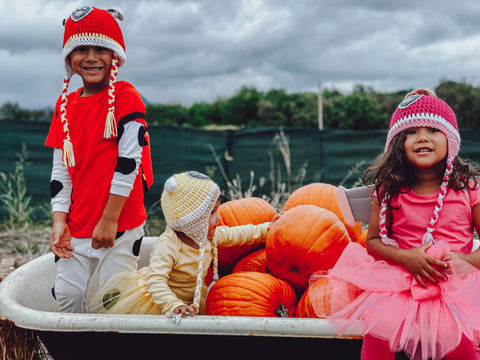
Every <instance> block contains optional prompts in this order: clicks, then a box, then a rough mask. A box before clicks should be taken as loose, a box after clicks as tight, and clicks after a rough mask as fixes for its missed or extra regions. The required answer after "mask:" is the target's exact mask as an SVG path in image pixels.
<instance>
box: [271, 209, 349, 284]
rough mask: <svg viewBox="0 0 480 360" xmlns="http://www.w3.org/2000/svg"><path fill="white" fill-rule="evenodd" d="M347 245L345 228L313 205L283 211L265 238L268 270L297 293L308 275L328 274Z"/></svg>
mask: <svg viewBox="0 0 480 360" xmlns="http://www.w3.org/2000/svg"><path fill="white" fill-rule="evenodd" d="M349 242H350V237H349V236H348V232H347V229H346V228H345V225H344V224H343V223H342V222H341V221H340V219H339V218H338V217H337V215H335V214H334V213H333V212H331V211H329V210H326V209H324V208H321V207H318V206H315V205H298V206H295V207H294V208H292V209H290V210H287V211H285V212H284V213H283V214H282V215H281V216H280V218H279V219H278V220H276V221H275V222H274V223H273V225H272V227H271V229H270V231H269V232H268V234H267V241H266V246H265V248H266V251H267V267H268V269H269V270H270V272H271V273H272V275H274V276H276V277H278V278H280V279H282V280H285V281H287V282H288V283H289V284H290V285H292V286H293V287H294V289H295V290H296V291H297V292H302V293H303V292H304V291H305V290H306V289H307V287H308V281H309V278H310V275H311V274H313V273H315V272H318V271H322V270H324V271H326V270H329V269H331V268H332V267H333V265H335V263H336V262H337V260H338V258H339V257H340V255H341V253H342V251H343V249H344V248H345V247H346V246H347V244H348V243H349Z"/></svg>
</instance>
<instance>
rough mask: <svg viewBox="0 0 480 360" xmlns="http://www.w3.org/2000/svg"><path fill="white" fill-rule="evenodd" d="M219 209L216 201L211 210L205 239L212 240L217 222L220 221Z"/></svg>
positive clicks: (218, 203)
mask: <svg viewBox="0 0 480 360" xmlns="http://www.w3.org/2000/svg"><path fill="white" fill-rule="evenodd" d="M219 207H220V200H217V203H216V204H215V206H214V208H213V209H212V213H211V214H210V217H209V219H208V235H207V238H208V239H211V238H213V235H214V234H215V230H216V229H217V226H218V222H219V221H220V215H218V208H219Z"/></svg>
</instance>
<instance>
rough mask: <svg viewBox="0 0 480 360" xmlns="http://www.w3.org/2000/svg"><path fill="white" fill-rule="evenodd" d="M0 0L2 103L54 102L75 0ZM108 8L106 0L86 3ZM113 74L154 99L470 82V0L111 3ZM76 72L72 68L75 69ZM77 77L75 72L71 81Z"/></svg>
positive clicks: (475, 30) (475, 42) (474, 65)
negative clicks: (117, 40)
mask: <svg viewBox="0 0 480 360" xmlns="http://www.w3.org/2000/svg"><path fill="white" fill-rule="evenodd" d="M3 1H8V3H0V79H1V81H0V105H1V104H3V103H4V102H6V101H11V102H18V103H19V104H20V106H22V107H27V108H44V107H48V106H53V104H54V103H55V100H56V98H57V97H58V95H59V93H60V89H61V85H62V79H63V61H62V58H61V44H62V38H63V26H62V20H63V18H65V17H67V16H68V15H69V14H70V13H71V12H72V11H73V10H74V9H75V8H76V7H78V6H81V5H83V4H84V3H83V2H79V1H49V0H21V1H10V0H3ZM91 5H94V6H97V7H100V8H108V7H112V1H93V2H91ZM115 6H116V7H118V8H120V10H121V11H122V12H123V13H124V15H125V20H124V21H123V22H121V23H120V25H121V27H122V29H123V33H124V37H125V42H126V47H127V63H126V64H125V66H124V67H122V68H121V69H120V72H119V77H120V78H121V79H123V80H127V81H130V82H131V83H132V84H134V85H135V86H136V87H137V88H138V89H139V91H140V92H141V93H142V94H143V95H144V96H145V97H146V98H147V99H148V100H149V101H150V102H152V103H173V102H174V103H181V104H183V105H186V106H189V105H191V104H192V103H194V102H201V101H207V102H209V101H213V100H215V99H216V98H218V97H228V96H231V95H233V94H234V93H235V92H236V91H237V90H238V89H240V87H241V86H255V87H256V88H257V89H259V90H264V91H268V90H269V89H271V88H283V89H286V90H287V91H291V92H294V91H316V90H317V86H318V83H319V82H321V83H322V85H323V86H326V87H335V88H337V89H339V90H342V91H350V90H351V89H352V86H353V85H354V84H357V83H363V84H365V85H370V86H373V87H374V88H375V89H377V90H379V91H397V90H401V89H408V88H413V87H417V86H425V87H435V86H436V85H437V84H438V83H439V81H440V80H441V79H442V78H447V79H450V80H454V81H467V82H470V83H473V84H474V85H476V83H477V81H478V79H477V73H478V72H479V70H480V60H479V54H480V28H479V27H478V20H477V19H478V14H479V13H480V3H478V2H477V1H475V0H465V1H461V2H460V3H459V2H451V1H447V0H442V1H423V2H418V1H413V0H408V1H402V2H398V1H381V0H378V1H374V0H369V1H365V0H364V1H356V0H337V1H327V0H321V1H319V0H296V1H291V0H222V1H218V0H191V1H186V0H170V1H168V0H164V1H147V0H139V1H136V2H132V1H127V0H120V1H116V2H115ZM74 78H75V77H74ZM73 86H81V82H80V80H79V79H76V80H74V81H73V82H72V85H71V87H72V88H73Z"/></svg>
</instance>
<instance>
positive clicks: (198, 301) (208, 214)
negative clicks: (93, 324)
mask: <svg viewBox="0 0 480 360" xmlns="http://www.w3.org/2000/svg"><path fill="white" fill-rule="evenodd" d="M219 198H220V188H219V187H218V185H217V184H216V183H214V182H213V181H212V180H210V178H208V177H207V176H206V175H204V174H202V173H199V172H196V171H188V172H184V173H180V174H175V175H172V176H171V177H170V178H169V179H168V180H167V181H166V182H165V185H164V190H163V193H162V196H161V206H162V211H163V213H164V216H165V220H166V222H167V227H166V229H165V232H164V233H163V234H162V235H160V237H159V238H158V239H157V241H156V242H155V244H154V245H153V248H152V251H151V254H150V263H149V265H148V266H147V267H144V268H142V269H140V270H138V271H137V272H124V273H121V274H118V275H117V276H115V277H114V278H112V279H111V280H110V281H109V282H108V283H107V284H106V285H105V286H104V287H103V288H102V289H100V290H99V292H98V293H97V294H96V295H95V296H94V297H93V298H92V302H91V307H90V310H91V312H101V313H120V314H165V315H170V314H182V316H183V317H184V316H186V315H187V314H188V313H189V314H191V315H192V316H194V315H196V314H199V313H200V314H205V298H206V293H207V288H206V286H205V284H204V282H203V279H204V277H205V275H206V273H207V270H208V268H209V266H210V264H211V263H212V261H213V262H214V269H216V268H217V264H216V263H215V262H216V261H217V259H216V249H217V244H218V245H221V246H233V245H243V244H253V243H258V242H264V241H265V239H266V236H267V231H268V229H269V227H270V225H271V223H270V222H267V223H263V224H260V225H251V224H249V225H242V226H236V227H227V226H218V227H217V225H218V222H219V215H218V207H219V206H220V200H219ZM216 279H218V274H214V281H215V280H216Z"/></svg>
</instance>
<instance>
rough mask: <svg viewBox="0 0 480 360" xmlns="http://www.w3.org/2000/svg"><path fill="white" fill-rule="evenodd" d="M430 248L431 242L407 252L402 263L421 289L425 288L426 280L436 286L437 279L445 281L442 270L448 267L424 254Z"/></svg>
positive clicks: (444, 263)
mask: <svg viewBox="0 0 480 360" xmlns="http://www.w3.org/2000/svg"><path fill="white" fill-rule="evenodd" d="M430 246H432V243H431V242H429V243H428V244H425V245H422V246H420V247H418V248H413V249H410V250H407V251H406V252H405V254H406V255H405V257H404V259H403V261H402V263H403V266H404V267H405V268H406V269H407V270H408V271H409V272H410V273H411V274H412V275H413V277H414V278H415V279H416V280H417V281H418V283H419V284H420V285H422V286H423V287H427V285H426V284H425V281H424V280H428V281H430V282H431V283H433V284H438V280H437V279H441V280H446V279H447V277H446V275H445V273H444V270H445V269H446V268H447V267H448V264H447V263H446V262H444V261H441V260H439V259H436V258H434V257H431V256H428V255H427V254H425V251H426V250H427V249H428V248H429V247H430ZM438 269H440V270H441V271H439V270H438Z"/></svg>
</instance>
